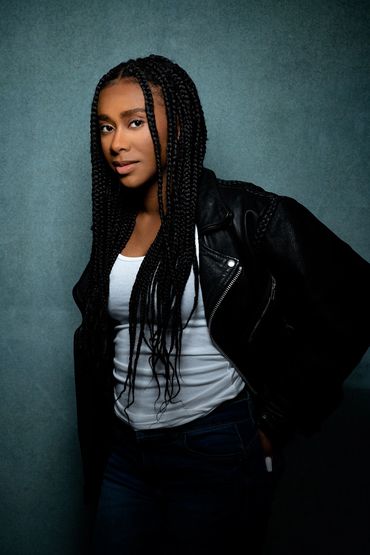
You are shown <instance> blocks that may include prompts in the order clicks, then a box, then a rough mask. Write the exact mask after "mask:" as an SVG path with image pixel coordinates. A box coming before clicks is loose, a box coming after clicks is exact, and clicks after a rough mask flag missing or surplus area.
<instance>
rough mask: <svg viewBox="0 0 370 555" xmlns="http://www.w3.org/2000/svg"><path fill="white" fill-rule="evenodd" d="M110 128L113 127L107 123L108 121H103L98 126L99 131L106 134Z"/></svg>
mask: <svg viewBox="0 0 370 555" xmlns="http://www.w3.org/2000/svg"><path fill="white" fill-rule="evenodd" d="M112 130H113V127H112V126H111V125H109V123H103V124H102V125H101V126H100V133H101V134H102V135H106V134H107V133H110V132H111V131H112Z"/></svg>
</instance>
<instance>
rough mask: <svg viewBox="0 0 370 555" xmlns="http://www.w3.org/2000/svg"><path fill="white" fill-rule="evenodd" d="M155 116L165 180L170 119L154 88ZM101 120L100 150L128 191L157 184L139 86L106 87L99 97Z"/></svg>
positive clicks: (125, 82) (121, 83) (126, 82)
mask: <svg viewBox="0 0 370 555" xmlns="http://www.w3.org/2000/svg"><path fill="white" fill-rule="evenodd" d="M151 91H152V94H153V102H154V114H155V119H156V125H157V130H158V135H159V140H160V143H161V161H162V169H163V176H164V178H165V177H166V162H167V157H166V149H167V117H166V108H165V105H164V102H163V100H162V97H161V96H160V94H159V93H158V90H157V89H156V88H155V87H151ZM98 119H99V126H100V138H101V147H102V151H103V154H104V157H105V159H106V161H107V162H108V164H109V166H110V167H111V168H112V170H113V171H114V173H115V174H116V176H117V178H118V180H119V181H120V183H121V184H122V185H124V186H125V187H129V188H132V189H135V188H139V187H141V186H142V185H144V184H154V185H156V183H157V166H156V162H155V154H154V145H153V141H152V137H151V134H150V130H149V125H148V119H147V115H146V112H145V100H144V95H143V92H142V90H141V87H140V85H139V84H138V83H137V82H135V81H133V80H130V79H121V80H120V81H118V82H116V83H114V84H109V85H108V86H106V87H105V88H104V89H103V90H102V91H101V92H100V95H99V102H98Z"/></svg>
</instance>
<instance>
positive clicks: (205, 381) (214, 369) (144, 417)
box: [108, 233, 245, 430]
mask: <svg viewBox="0 0 370 555" xmlns="http://www.w3.org/2000/svg"><path fill="white" fill-rule="evenodd" d="M196 246H197V255H198V258H199V246H198V236H197V233H196ZM143 259H144V257H143V256H140V257H127V256H123V255H121V254H119V255H118V257H117V259H116V261H115V263H114V265H113V268H112V271H111V274H110V284H109V299H108V311H109V314H110V315H111V317H112V318H114V319H116V320H118V321H119V324H118V325H117V326H116V327H115V339H114V346H115V355H114V370H113V375H114V378H115V397H116V401H115V407H114V408H115V412H116V414H117V416H118V417H120V418H122V419H123V420H124V421H125V422H127V417H126V415H125V413H124V408H125V407H126V405H127V402H128V389H129V388H128V387H127V388H126V391H124V392H123V393H122V391H123V386H124V383H125V379H126V376H127V366H128V360H129V349H130V340H129V321H128V318H129V300H130V295H131V289H132V286H133V284H134V281H135V278H136V274H137V272H138V270H139V268H140V265H141V263H142V261H143ZM193 302H194V273H193V271H192V272H191V273H190V276H189V279H188V282H187V284H186V287H185V290H184V295H183V298H182V304H181V310H182V319H183V323H184V324H185V322H186V320H187V319H188V316H189V314H190V311H191V309H192V307H193ZM150 354H151V353H150V349H149V348H148V346H147V345H146V343H145V342H143V343H142V346H141V352H140V357H139V360H138V365H137V369H136V378H135V401H134V403H133V404H132V405H131V406H130V407H129V408H128V409H127V412H128V414H129V417H130V422H129V423H130V425H131V426H132V427H133V428H134V429H136V430H139V429H148V428H160V427H163V426H166V427H172V426H178V425H180V424H185V423H186V422H190V421H191V420H194V419H195V418H198V417H200V416H204V415H205V414H207V413H209V412H210V411H211V410H213V409H214V408H215V407H217V406H218V405H219V404H220V403H222V402H223V401H226V400H227V399H232V398H234V397H235V396H236V395H237V394H238V393H239V392H240V391H241V390H242V389H243V388H244V385H245V384H244V381H243V380H242V378H241V377H240V375H239V374H238V372H237V371H236V370H235V369H234V368H233V367H232V366H231V365H230V363H229V362H228V360H226V359H225V357H224V356H223V355H222V354H221V353H220V352H219V351H218V350H217V349H216V348H215V347H214V345H213V344H212V341H211V339H210V336H209V332H208V328H207V323H206V319H205V315H204V305H203V298H202V293H201V288H200V287H199V296H198V305H197V307H196V309H195V311H194V313H193V315H192V317H191V319H190V321H189V323H188V325H187V327H186V328H185V329H184V330H183V336H182V347H181V357H180V386H181V389H180V393H179V394H178V395H177V396H176V398H175V399H174V402H173V403H172V402H171V403H169V404H168V405H167V407H166V409H165V411H164V412H163V411H162V412H160V409H163V407H164V405H162V403H163V401H164V389H165V378H164V369H163V365H161V364H160V363H157V365H156V372H157V374H158V376H159V383H160V385H161V395H160V397H159V398H158V400H157V401H156V399H157V397H158V386H157V383H156V380H155V377H154V376H153V372H152V369H151V367H150V364H149V356H150ZM175 391H177V388H176V386H175Z"/></svg>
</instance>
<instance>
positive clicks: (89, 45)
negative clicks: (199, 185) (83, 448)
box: [0, 0, 370, 555]
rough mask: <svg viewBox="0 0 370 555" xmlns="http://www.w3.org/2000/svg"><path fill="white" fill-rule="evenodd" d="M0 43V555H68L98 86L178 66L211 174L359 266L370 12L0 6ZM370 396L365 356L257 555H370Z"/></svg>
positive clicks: (74, 522) (333, 7)
mask: <svg viewBox="0 0 370 555" xmlns="http://www.w3.org/2000/svg"><path fill="white" fill-rule="evenodd" d="M0 27H1V32H0V39H1V53H2V56H1V61H0V64H1V70H0V71H1V92H2V98H1V104H0V109H1V124H2V132H1V150H0V156H1V164H0V172H1V212H2V215H1V219H0V226H1V230H0V243H1V247H2V257H1V259H2V264H1V287H2V289H1V290H2V302H1V311H0V323H1V334H0V338H1V343H2V345H1V351H0V352H1V355H0V357H1V403H0V410H1V434H0V441H1V457H0V472H1V479H0V487H1V504H0V553H1V554H4V555H50V554H51V553H52V554H53V555H66V554H71V555H77V554H80V553H84V542H85V537H86V529H87V525H88V520H89V516H88V514H87V513H86V511H85V509H84V508H83V503H82V471H81V461H80V454H79V446H78V441H77V432H76V408H75V397H74V378H73V360H72V338H73V331H74V330H75V328H76V327H77V326H78V324H79V322H80V315H79V313H78V310H77V308H76V307H75V305H74V303H73V300H72V296H71V289H72V286H73V284H74V283H75V282H76V281H77V279H78V277H79V275H80V274H81V272H82V270H83V268H84V266H85V264H86V262H87V260H88V258H89V255H90V248H91V233H90V225H91V202H90V157H89V117H90V105H91V100H92V95H93V92H94V88H95V85H96V83H97V81H98V79H99V78H100V76H101V75H103V74H104V73H105V72H106V71H107V70H108V69H109V68H111V67H112V66H114V65H116V64H118V63H119V62H121V61H124V60H127V59H128V58H130V57H138V56H142V55H143V56H144V55H148V54H150V53H157V54H161V55H164V56H167V57H169V58H171V59H172V60H174V61H176V62H178V63H179V64H180V65H181V66H183V67H184V68H185V69H186V70H187V71H188V72H189V74H190V75H191V77H192V78H193V80H194V81H195V83H196V84H197V87H198V90H199V94H200V97H201V100H202V103H203V107H204V111H205V115H206V120H207V124H208V133H209V139H208V143H207V155H206V166H208V167H210V168H211V169H213V170H214V171H215V172H216V174H217V175H218V176H219V177H223V178H226V179H227V178H232V179H241V180H247V181H252V182H254V183H256V184H258V185H261V186H262V187H264V188H266V189H268V190H271V191H274V192H277V193H281V194H286V195H290V196H293V197H294V198H296V199H297V200H299V201H300V202H302V203H303V204H305V205H306V206H307V207H308V208H309V209H310V210H311V211H312V212H313V213H314V214H315V215H316V216H318V217H319V218H320V219H321V220H322V221H323V222H324V223H326V224H327V225H328V226H329V227H331V228H332V229H333V230H334V231H335V232H336V233H337V234H338V235H339V236H340V237H341V238H342V239H344V240H345V241H347V242H349V243H350V244H351V246H352V247H353V248H354V249H355V250H357V251H358V252H359V253H360V254H361V255H362V256H363V257H364V258H367V259H368V260H369V259H370V247H369V236H370V218H369V194H370V192H369V175H370V172H369V156H368V145H369V127H370V111H369V90H370V89H369V85H370V83H369V81H370V74H369V72H368V68H369V61H370V56H369V41H368V30H369V3H368V2H365V1H364V2H361V1H357V2H354V1H353V2H350V1H339V0H337V1H335V0H327V1H324V2H323V1H322V0H310V1H308V0H302V1H300V2H297V1H295V0H281V1H275V0H261V1H260V0H243V1H242V0H240V1H237V0H228V1H226V2H225V1H224V0H222V1H221V0H213V1H212V0H209V1H205V0H203V1H202V0H200V1H199V0H187V1H186V2H177V1H175V0H172V1H171V0H155V1H154V0H110V2H101V1H98V0H89V1H87V0H85V1H78V0H60V1H59V0H54V1H53V0H40V1H37V0H27V1H26V0H3V2H2V4H1V18H0ZM369 389H370V375H369V358H368V357H367V358H366V357H365V358H364V360H363V361H362V363H361V364H360V365H359V367H358V368H357V369H356V370H355V371H354V372H353V374H352V375H351V377H350V378H349V379H348V380H347V382H346V396H345V401H344V404H343V406H342V407H341V408H340V410H339V411H338V412H337V413H336V415H334V416H333V417H332V418H331V419H330V420H329V421H328V422H327V424H326V425H325V427H324V430H323V432H322V435H321V436H320V437H319V438H314V439H313V440H309V441H302V442H301V441H298V442H297V444H295V445H294V448H292V449H291V451H289V457H288V458H289V461H288V468H287V476H286V477H285V478H284V482H283V483H282V485H281V487H280V488H279V491H278V497H277V500H276V507H275V512H274V515H273V520H272V523H271V530H270V535H269V538H268V545H267V548H266V553H269V554H274V555H276V554H277V553H281V554H284V555H286V554H287V553H295V554H297V553H299V554H300V555H302V554H304V553H307V554H310V553H312V554H315V555H317V554H319V553H323V554H324V553H325V555H327V554H328V553H334V552H336V553H337V554H338V553H347V552H348V546H349V547H350V548H351V551H352V552H353V553H356V554H357V555H361V554H362V553H367V552H370V551H369V550H370V547H369V544H368V543H367V542H368V541H369V539H368V538H367V537H366V529H367V528H368V525H367V524H366V523H368V522H369V507H368V506H367V503H366V502H365V498H364V497H363V496H364V491H366V492H367V499H368V497H369V494H370V484H369V478H368V470H367V469H368V467H369V464H370V463H369V458H370V455H369V447H368V446H366V445H365V444H364V441H365V440H364V438H365V437H367V438H368V437H370V434H369V422H370V404H369V403H366V400H367V398H368V394H369ZM356 434H358V435H357V436H356ZM351 442H352V443H351ZM348 449H350V450H351V452H350V453H349V451H348ZM334 453H335V456H334ZM346 457H347V458H346ZM344 460H345V461H346V466H343V461H344ZM341 465H342V466H341ZM365 465H366V466H365ZM365 497H366V496H365ZM349 506H351V509H350V508H349ZM350 511H352V513H351V514H352V515H353V514H354V516H353V517H350V515H349V513H350ZM366 511H367V512H366ZM333 542H334V543H333ZM335 542H336V543H335ZM351 542H352V543H351ZM356 542H357V543H356ZM333 545H335V549H334V547H333ZM356 549H357V550H356ZM362 550H364V551H362Z"/></svg>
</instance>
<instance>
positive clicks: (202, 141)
mask: <svg viewBox="0 0 370 555" xmlns="http://www.w3.org/2000/svg"><path fill="white" fill-rule="evenodd" d="M122 78H131V79H134V80H135V81H136V82H138V83H139V85H140V87H141V89H142V91H143V95H144V99H145V108H146V114H147V119H148V125H149V129H150V133H151V136H152V140H153V145H154V152H155V159H156V165H157V180H158V204H159V214H160V219H161V227H160V230H159V232H158V234H157V237H156V239H155V240H154V242H153V243H152V245H151V246H150V248H149V250H148V252H147V254H146V256H145V258H144V260H143V262H142V264H141V266H140V269H139V271H138V274H137V276H136V280H135V283H134V286H133V289H132V293H131V298H130V304H129V332H130V358H129V363H128V374H127V379H126V383H125V389H126V387H127V386H128V387H129V394H128V404H127V406H126V409H125V411H127V408H128V407H129V406H130V405H131V404H132V403H133V402H134V398H135V376H136V367H137V363H138V358H139V355H140V349H141V346H142V342H143V341H145V342H146V343H147V345H148V346H149V347H150V351H151V357H150V364H151V367H152V371H153V376H154V378H155V380H156V382H157V385H158V397H157V399H158V398H159V397H160V385H159V378H158V373H157V371H156V368H157V364H158V362H160V363H161V364H162V365H163V368H164V375H165V384H166V385H165V394H164V404H165V406H164V408H161V410H165V407H166V406H167V404H168V403H169V402H173V400H174V398H175V397H176V396H177V395H178V393H179V391H180V381H179V377H180V366H179V361H180V355H181V340H182V332H183V328H184V327H185V326H184V325H183V321H182V315H181V299H182V295H183V292H184V289H185V286H186V283H187V280H188V277H189V275H190V272H191V269H192V267H193V271H194V290H195V296H194V304H193V308H192V311H191V313H190V315H189V316H188V319H187V322H186V324H187V323H188V321H189V319H190V317H191V314H192V313H193V311H194V310H195V307H196V305H197V302H198V293H199V268H198V263H197V257H196V250H195V211H196V204H197V190H198V182H199V179H200V175H201V172H202V168H203V160H204V155H205V148H206V140H207V131H206V125H205V120H204V115H203V110H202V107H201V103H200V100H199V96H198V93H197V90H196V87H195V85H194V83H193V81H192V80H191V79H190V77H189V76H188V74H187V73H186V72H185V71H184V70H183V69H182V68H181V67H180V66H178V65H177V64H175V63H174V62H172V61H170V60H169V59H167V58H164V57H163V56H158V55H150V56H148V57H146V58H138V59H136V60H133V59H132V60H129V61H128V62H125V63H122V64H119V65H118V66H116V67H114V68H113V69H112V70H110V71H109V72H108V73H107V74H106V75H104V76H103V77H102V78H101V79H100V81H99V83H98V85H97V87H96V90H95V95H94V98H93V102H92V109H91V161H92V205H93V223H92V231H93V242H92V251H91V258H90V265H91V272H90V283H89V294H88V302H87V308H86V318H85V322H86V324H85V326H84V331H85V334H86V340H87V342H88V350H89V353H90V355H91V357H92V360H97V359H99V357H101V356H102V353H103V352H104V350H106V349H107V345H106V330H107V326H108V314H107V304H108V295H109V275H110V272H111V269H112V266H113V264H114V261H115V259H116V258H117V255H118V253H120V252H121V251H122V249H123V248H124V246H125V245H126V243H127V241H128V239H129V238H130V236H131V234H132V231H133V228H134V226H135V219H136V214H137V211H138V206H137V203H136V197H135V195H134V194H133V192H132V191H130V190H129V189H126V188H125V187H124V186H122V185H121V184H120V183H119V182H118V180H117V178H116V177H115V175H114V174H113V172H112V171H111V169H110V168H109V167H108V165H107V163H106V162H105V160H104V156H103V153H102V149H101V146H100V131H99V123H98V119H97V105H98V100H99V94H100V92H101V90H102V89H103V88H104V87H105V86H107V84H108V83H111V82H112V81H117V80H119V79H122ZM150 85H151V86H154V87H155V88H157V87H158V90H159V92H160V94H161V96H162V98H163V100H164V103H165V107H166V114H167V125H168V131H167V133H168V140H167V153H166V154H167V186H166V188H165V194H166V198H165V199H164V198H163V191H164V187H163V175H162V166H161V145H160V142H159V137H158V132H157V128H156V123H155V116H154V108H153V96H152V91H151V87H150ZM164 202H165V206H166V210H164ZM186 324H185V325H186ZM97 371H99V368H97ZM175 388H176V389H175ZM126 415H127V417H128V414H127V412H126Z"/></svg>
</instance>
